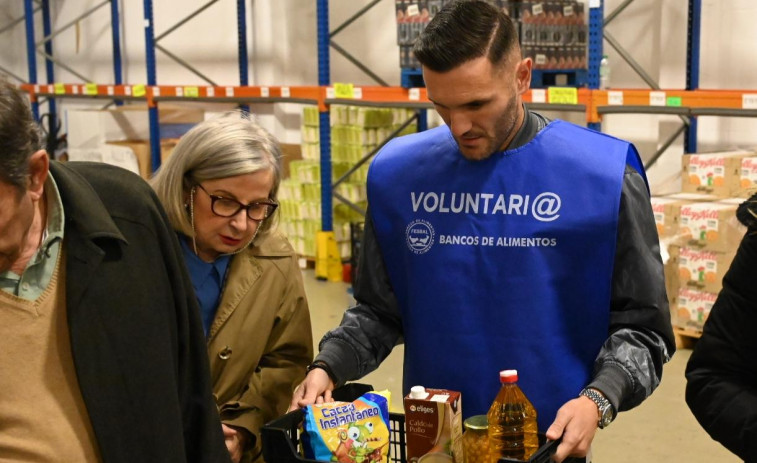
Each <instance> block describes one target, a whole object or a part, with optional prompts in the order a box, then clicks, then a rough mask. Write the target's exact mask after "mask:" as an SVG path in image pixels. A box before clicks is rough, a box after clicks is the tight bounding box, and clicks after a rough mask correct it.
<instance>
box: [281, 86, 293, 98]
mask: <svg viewBox="0 0 757 463" xmlns="http://www.w3.org/2000/svg"><path fill="white" fill-rule="evenodd" d="M291 96H292V92H290V91H289V87H281V97H282V98H290V97H291Z"/></svg>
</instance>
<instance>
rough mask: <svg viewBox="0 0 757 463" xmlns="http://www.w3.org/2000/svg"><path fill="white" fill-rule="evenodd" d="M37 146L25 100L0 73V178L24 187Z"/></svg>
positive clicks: (37, 132)
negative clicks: (31, 158)
mask: <svg viewBox="0 0 757 463" xmlns="http://www.w3.org/2000/svg"><path fill="white" fill-rule="evenodd" d="M39 149H40V135H39V130H38V128H37V123H36V122H35V121H34V117H33V116H32V112H31V108H30V107H29V102H28V101H27V99H26V98H25V97H24V95H23V94H22V93H21V91H20V90H18V89H17V88H16V87H15V86H13V85H11V84H10V83H9V82H8V81H7V80H6V79H3V78H2V77H0V181H2V182H5V183H8V184H10V185H14V186H16V187H17V188H18V189H19V190H21V191H25V190H26V179H27V177H28V175H29V158H30V157H31V155H32V154H34V153H35V152H36V151H38V150H39Z"/></svg>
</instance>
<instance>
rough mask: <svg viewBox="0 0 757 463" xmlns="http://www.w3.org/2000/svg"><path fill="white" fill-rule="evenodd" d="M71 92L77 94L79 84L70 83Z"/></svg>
mask: <svg viewBox="0 0 757 463" xmlns="http://www.w3.org/2000/svg"><path fill="white" fill-rule="evenodd" d="M71 93H73V94H74V95H78V94H79V86H78V85H72V86H71Z"/></svg>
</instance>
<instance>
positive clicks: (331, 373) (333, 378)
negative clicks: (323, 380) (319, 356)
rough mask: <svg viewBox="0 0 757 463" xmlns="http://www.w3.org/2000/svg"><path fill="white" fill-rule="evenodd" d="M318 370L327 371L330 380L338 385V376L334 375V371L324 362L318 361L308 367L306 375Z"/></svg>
mask: <svg viewBox="0 0 757 463" xmlns="http://www.w3.org/2000/svg"><path fill="white" fill-rule="evenodd" d="M316 368H320V369H321V370H323V371H325V372H326V374H327V375H329V379H331V381H332V382H333V383H334V384H336V383H337V381H336V376H335V375H334V371H333V370H332V369H331V367H330V366H329V364H328V363H326V362H324V361H323V360H316V361H314V362H313V363H311V364H310V365H308V366H307V368H306V369H305V374H308V373H310V372H311V371H313V370H315V369H316Z"/></svg>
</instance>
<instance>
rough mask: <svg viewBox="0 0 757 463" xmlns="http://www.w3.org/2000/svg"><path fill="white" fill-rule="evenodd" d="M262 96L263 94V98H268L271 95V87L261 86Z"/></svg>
mask: <svg viewBox="0 0 757 463" xmlns="http://www.w3.org/2000/svg"><path fill="white" fill-rule="evenodd" d="M260 96H262V97H263V98H268V97H269V96H271V89H269V88H268V87H260Z"/></svg>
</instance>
